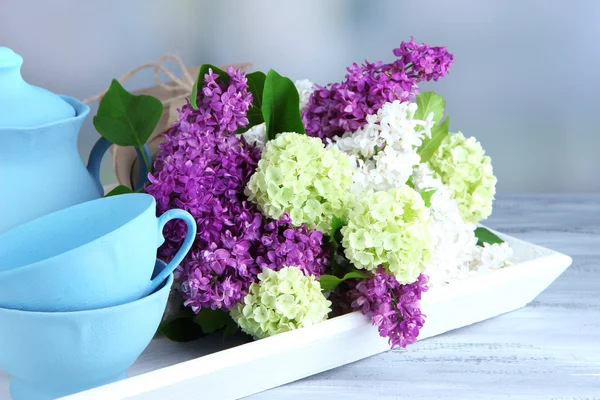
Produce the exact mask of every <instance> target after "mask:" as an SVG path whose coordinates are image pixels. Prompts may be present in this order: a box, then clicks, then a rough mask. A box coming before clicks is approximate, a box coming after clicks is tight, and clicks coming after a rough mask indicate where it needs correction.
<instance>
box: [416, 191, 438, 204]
mask: <svg viewBox="0 0 600 400" xmlns="http://www.w3.org/2000/svg"><path fill="white" fill-rule="evenodd" d="M435 192H436V189H431V190H423V191H422V192H419V194H420V195H421V197H422V198H423V201H424V202H425V207H431V197H433V195H434V194H435Z"/></svg>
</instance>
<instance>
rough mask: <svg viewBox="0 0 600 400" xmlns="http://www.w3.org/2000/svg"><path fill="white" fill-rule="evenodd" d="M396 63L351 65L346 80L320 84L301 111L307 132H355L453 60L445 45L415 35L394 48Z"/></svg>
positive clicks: (442, 71) (323, 135)
mask: <svg viewBox="0 0 600 400" xmlns="http://www.w3.org/2000/svg"><path fill="white" fill-rule="evenodd" d="M394 55H395V56H396V57H398V58H397V59H396V60H395V61H394V62H392V63H389V64H384V63H383V62H381V61H379V62H376V63H369V62H367V61H365V64H364V65H358V64H353V65H352V66H351V67H349V68H348V73H347V74H346V80H345V81H344V82H341V83H332V84H329V85H327V86H325V87H323V86H318V85H317V90H315V92H314V93H313V94H312V95H311V97H310V99H309V102H308V105H307V107H306V109H305V110H304V112H303V113H302V120H303V121H304V125H305V126H306V133H307V134H308V135H310V136H316V137H320V138H321V139H323V141H324V142H325V141H326V139H327V138H332V137H334V136H339V135H342V134H343V133H344V132H348V131H350V132H353V131H355V130H357V129H359V128H361V127H363V126H364V125H365V123H366V117H367V115H369V114H374V113H376V112H377V110H378V109H379V108H380V107H381V106H382V105H383V104H384V103H387V102H392V101H394V100H400V101H402V102H404V101H408V100H410V99H412V98H414V96H416V95H417V92H418V86H417V84H418V83H419V82H422V81H430V80H435V81H437V80H438V79H439V78H442V77H443V76H444V75H446V73H447V72H448V69H449V68H450V66H451V65H452V63H453V62H454V57H453V56H452V54H450V53H448V51H447V50H446V48H445V47H430V46H427V45H425V44H418V43H415V41H414V38H411V40H410V41H409V42H402V43H401V44H400V47H399V48H397V49H394Z"/></svg>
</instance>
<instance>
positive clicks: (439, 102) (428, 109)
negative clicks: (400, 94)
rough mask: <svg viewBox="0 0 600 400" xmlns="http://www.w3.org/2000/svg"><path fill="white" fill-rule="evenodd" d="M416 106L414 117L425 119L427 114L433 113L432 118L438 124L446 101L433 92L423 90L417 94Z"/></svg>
mask: <svg viewBox="0 0 600 400" xmlns="http://www.w3.org/2000/svg"><path fill="white" fill-rule="evenodd" d="M417 106H418V108H417V111H416V112H415V119H420V120H426V119H427V117H428V116H429V114H430V113H433V120H434V121H435V123H436V124H438V123H439V122H440V121H441V120H442V117H443V116H444V108H446V102H445V101H444V98H443V97H442V96H440V95H438V94H436V93H435V92H423V93H419V94H418V95H417Z"/></svg>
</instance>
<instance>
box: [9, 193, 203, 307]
mask: <svg viewBox="0 0 600 400" xmlns="http://www.w3.org/2000/svg"><path fill="white" fill-rule="evenodd" d="M40 201H42V199H40ZM172 219H181V220H183V221H184V222H185V223H186V225H187V236H186V239H185V241H184V242H183V244H182V246H181V248H180V249H179V252H178V253H177V254H176V255H175V257H174V258H173V259H172V261H171V262H170V263H169V265H168V266H167V267H166V268H165V269H164V270H163V271H162V272H161V273H160V274H158V276H156V277H155V278H154V279H152V280H151V277H152V272H153V269H154V264H155V261H156V252H157V248H158V247H159V246H160V245H161V244H162V243H163V242H164V237H163V235H162V229H163V227H164V226H165V224H166V223H167V222H168V221H170V220H172ZM195 237H196V221H195V220H194V218H193V217H192V216H191V215H190V214H189V213H188V212H186V211H183V210H169V211H167V212H166V213H164V214H163V215H161V216H160V217H159V218H157V217H156V203H155V200H154V197H152V196H150V195H148V194H126V195H121V196H112V197H106V198H102V199H98V200H93V201H90V202H86V203H82V204H78V205H76V206H72V207H69V208H66V209H64V210H61V211H57V212H55V213H52V214H49V215H46V216H44V217H41V218H38V219H36V220H33V221H30V222H28V223H26V224H24V225H20V226H18V227H16V228H13V229H11V230H10V231H8V232H6V233H4V234H1V235H0V307H2V308H11V309H17V310H28V311H45V312H53V311H80V310H92V309H98V308H103V307H110V306H115V305H119V304H124V303H128V302H131V301H134V300H137V299H140V298H142V297H144V296H146V295H148V294H149V293H152V292H153V291H154V290H156V288H157V287H158V286H159V285H160V284H161V283H162V282H163V281H164V280H165V279H166V277H167V276H168V275H169V274H171V273H172V272H173V270H174V269H175V268H176V267H177V265H178V264H179V263H180V262H181V261H182V260H183V258H184V257H185V255H186V254H187V252H188V251H189V250H190V248H191V246H192V243H193V241H194V239H195Z"/></svg>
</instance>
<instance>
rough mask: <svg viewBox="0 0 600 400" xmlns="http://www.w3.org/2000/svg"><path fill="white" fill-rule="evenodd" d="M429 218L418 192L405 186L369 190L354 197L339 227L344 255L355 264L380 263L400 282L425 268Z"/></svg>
mask: <svg viewBox="0 0 600 400" xmlns="http://www.w3.org/2000/svg"><path fill="white" fill-rule="evenodd" d="M432 224H433V220H432V218H431V215H430V213H429V209H428V208H427V206H426V205H425V202H424V201H423V198H422V197H421V195H420V194H419V193H418V192H416V191H415V190H414V189H412V188H410V187H409V186H402V187H399V188H396V189H391V190H388V191H380V192H373V191H369V192H366V193H365V194H363V196H362V197H361V198H360V199H358V200H357V203H356V205H355V207H354V208H353V209H352V210H351V211H350V214H349V215H348V225H346V226H344V227H343V228H342V230H341V232H342V235H343V239H342V245H343V246H344V253H345V255H346V257H347V258H348V259H349V260H350V261H351V262H352V263H353V264H354V266H355V267H357V268H361V269H366V270H369V271H373V272H374V271H375V270H376V269H377V267H378V266H380V265H381V266H383V267H384V268H385V269H386V270H387V272H388V273H391V274H393V275H394V276H395V277H396V279H397V280H398V282H400V283H402V284H408V283H413V282H415V281H416V280H417V278H418V277H419V274H420V273H421V272H423V271H424V270H425V264H426V263H427V261H428V260H429V257H430V252H431V243H432V240H431V239H432V238H431V228H432Z"/></svg>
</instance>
